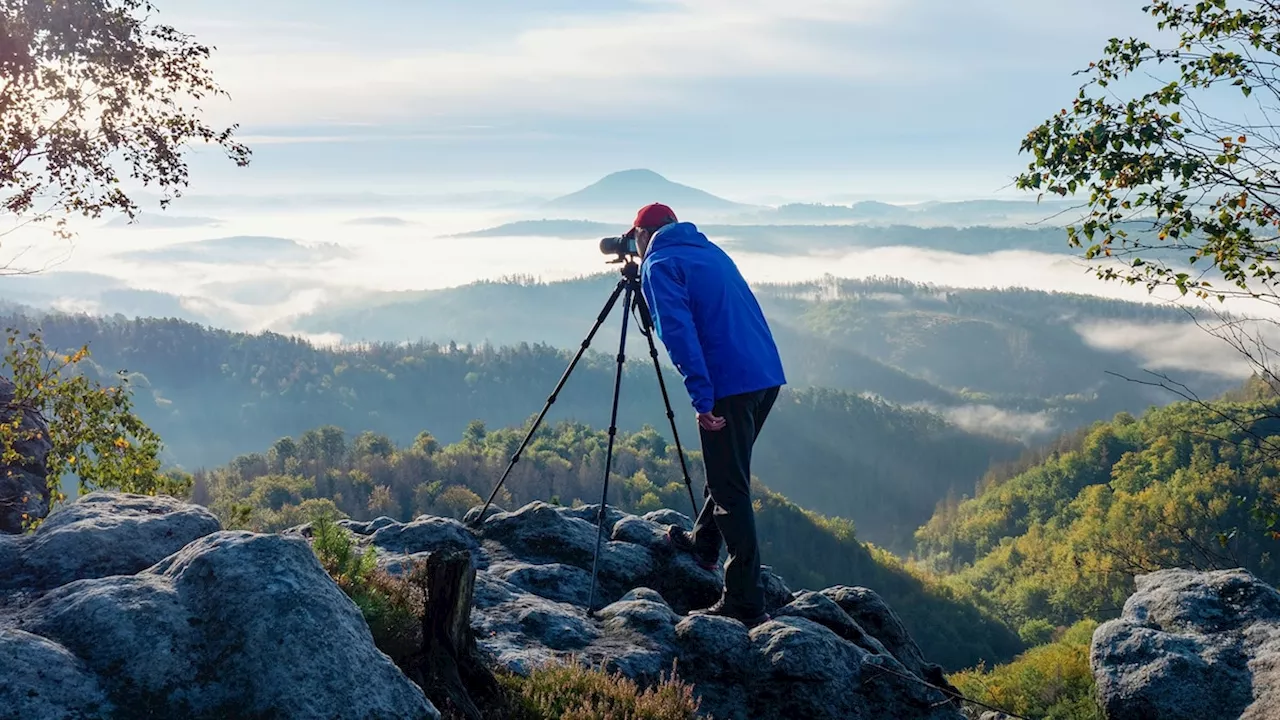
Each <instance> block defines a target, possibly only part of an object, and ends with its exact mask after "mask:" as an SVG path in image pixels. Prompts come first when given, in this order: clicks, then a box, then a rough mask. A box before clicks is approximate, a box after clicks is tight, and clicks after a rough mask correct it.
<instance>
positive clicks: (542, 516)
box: [482, 502, 657, 607]
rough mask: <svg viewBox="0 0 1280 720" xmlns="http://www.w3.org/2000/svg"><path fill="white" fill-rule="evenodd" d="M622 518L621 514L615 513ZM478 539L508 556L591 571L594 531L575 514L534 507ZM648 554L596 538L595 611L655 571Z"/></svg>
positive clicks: (488, 524) (502, 519)
mask: <svg viewBox="0 0 1280 720" xmlns="http://www.w3.org/2000/svg"><path fill="white" fill-rule="evenodd" d="M618 515H619V517H621V513H618ZM482 532H483V535H484V537H485V538H486V539H488V540H493V541H496V542H498V543H500V544H501V545H502V546H503V547H505V548H506V550H507V551H508V552H509V553H510V554H511V555H513V556H515V557H517V558H520V559H521V560H526V561H529V562H534V563H543V564H545V563H565V564H568V565H573V566H576V567H579V568H582V569H583V570H587V571H588V572H590V570H591V568H592V564H593V562H594V560H595V552H596V539H597V538H596V527H595V526H594V525H592V524H591V523H589V522H587V521H586V520H583V519H582V518H580V517H575V516H574V511H571V510H566V509H564V508H557V507H555V506H553V505H548V504H546V503H543V502H533V503H529V504H528V505H526V506H524V507H522V508H520V509H519V510H516V511H515V512H509V513H501V514H498V515H494V516H493V517H491V518H489V519H488V520H486V521H485V524H484V526H483V530H482ZM656 567H657V563H656V562H655V559H654V557H653V555H652V554H651V553H650V552H649V550H647V549H646V548H643V547H641V546H639V545H635V544H633V543H627V542H618V541H615V540H608V534H607V533H606V535H605V536H604V537H603V538H601V542H600V554H599V569H598V578H597V580H598V583H599V587H598V589H597V592H596V602H595V604H594V605H595V606H596V607H602V606H604V605H607V604H608V603H610V602H612V601H613V600H616V599H617V598H618V597H620V596H621V595H622V594H623V593H625V592H626V591H627V590H629V589H631V588H632V587H635V586H636V585H639V584H643V583H644V582H645V581H646V580H648V579H649V578H650V577H651V576H652V575H653V574H654V572H655V570H656Z"/></svg>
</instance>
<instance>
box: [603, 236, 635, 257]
mask: <svg viewBox="0 0 1280 720" xmlns="http://www.w3.org/2000/svg"><path fill="white" fill-rule="evenodd" d="M600 252H601V253H603V254H605V255H639V254H640V250H639V248H637V247H636V239H635V237H607V238H603V239H602V240H600Z"/></svg>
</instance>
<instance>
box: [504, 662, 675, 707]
mask: <svg viewBox="0 0 1280 720" xmlns="http://www.w3.org/2000/svg"><path fill="white" fill-rule="evenodd" d="M498 681H499V683H501V685H502V688H503V690H504V691H505V692H506V693H507V695H508V700H509V702H510V705H511V707H510V709H509V711H508V712H509V715H507V717H510V718H512V720H696V718H698V717H699V715H698V701H697V699H696V698H694V696H693V688H692V686H690V685H686V684H685V683H683V682H681V681H680V680H679V679H677V678H675V677H674V674H673V676H672V677H664V678H663V680H662V682H660V683H658V684H657V685H655V686H653V687H650V688H647V689H644V690H641V689H640V688H639V686H638V685H637V684H636V683H635V682H634V681H632V680H629V679H627V678H625V677H623V676H622V675H620V674H617V673H607V672H604V671H603V670H600V669H592V668H585V667H582V666H580V665H576V664H553V665H546V666H543V667H540V668H537V669H535V670H533V671H532V672H531V673H530V674H529V676H528V677H521V676H518V675H514V674H510V673H500V674H499V675H498Z"/></svg>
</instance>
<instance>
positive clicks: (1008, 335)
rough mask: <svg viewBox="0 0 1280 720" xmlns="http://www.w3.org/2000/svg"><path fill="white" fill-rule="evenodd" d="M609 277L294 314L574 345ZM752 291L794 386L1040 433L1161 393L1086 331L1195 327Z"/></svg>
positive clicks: (484, 285)
mask: <svg viewBox="0 0 1280 720" xmlns="http://www.w3.org/2000/svg"><path fill="white" fill-rule="evenodd" d="M616 282H617V275H616V273H604V274H600V275H596V276H592V277H588V278H582V279H579V280H573V281H565V282H554V283H540V282H536V281H535V280H533V279H531V278H509V279H507V280H506V281H502V282H497V281H492V282H481V283H474V284H470V285H466V286H462V287H459V288H452V289H448V290H433V291H426V292H419V293H385V294H374V295H372V296H369V297H367V298H365V299H363V300H360V301H354V302H345V303H342V304H338V305H334V306H330V307H327V308H322V309H321V310H319V311H317V312H315V313H312V314H309V315H306V316H303V317H300V318H298V319H297V320H296V321H295V323H294V324H295V326H296V327H297V328H298V329H299V330H302V331H305V332H310V333H336V334H338V335H340V336H342V337H345V338H347V339H348V340H351V341H391V342H400V341H405V340H417V339H427V340H432V341H436V342H448V341H450V340H453V341H456V342H459V343H464V342H473V343H479V342H485V341H487V342H491V343H495V344H511V343H518V342H525V341H527V342H546V343H548V344H550V345H553V346H557V347H565V348H576V347H577V346H578V344H579V343H580V342H581V341H582V339H583V336H584V335H586V333H587V330H588V329H589V328H590V326H591V323H592V322H594V321H595V318H596V315H597V313H598V312H599V309H600V307H601V306H602V305H603V303H604V301H605V299H606V298H607V297H608V295H609V292H610V291H611V289H612V288H613V286H614V285H615V284H616ZM756 292H757V294H758V296H759V298H760V302H761V304H762V305H763V306H764V309H765V313H766V315H767V316H768V318H769V321H770V325H771V327H772V328H773V331H774V334H775V337H776V338H777V341H778V344H779V348H780V350H781V352H782V354H783V360H784V362H785V364H786V366H787V369H788V378H789V380H790V381H791V383H792V384H793V385H800V386H812V387H829V388H838V389H842V390H849V391H853V392H857V393H871V394H875V395H879V396H881V397H884V398H886V399H888V400H890V401H892V402H896V403H905V404H914V403H922V404H926V405H928V406H931V407H936V408H945V409H949V410H951V411H953V413H954V417H956V418H977V417H981V416H984V415H985V416H993V415H998V416H1000V417H1004V418H1007V419H1006V420H1005V421H1004V422H1003V423H1001V424H1000V425H999V426H998V427H999V429H1001V430H1012V431H1016V432H1018V433H1019V434H1020V435H1022V436H1024V437H1033V436H1034V437H1037V438H1042V439H1048V438H1050V437H1052V436H1053V435H1055V434H1056V433H1057V432H1060V431H1061V430H1063V429H1069V428H1072V427H1076V426H1079V425H1082V424H1087V423H1089V422H1092V421H1094V420H1101V419H1107V418H1110V417H1111V416H1112V415H1114V414H1115V413H1117V412H1120V411H1129V412H1135V413H1137V412H1142V411H1143V410H1145V409H1146V408H1147V407H1148V406H1150V405H1152V404H1156V403H1164V402H1168V401H1169V400H1170V397H1169V396H1168V395H1167V394H1162V393H1160V392H1157V391H1152V390H1151V389H1150V388H1147V387H1144V386H1142V385H1139V384H1136V383H1133V382H1129V381H1127V380H1125V379H1124V378H1141V377H1144V375H1143V367H1144V366H1145V365H1144V362H1143V360H1142V359H1141V358H1139V357H1136V356H1135V355H1134V354H1131V353H1130V352H1127V351H1125V350H1113V349H1107V348H1103V347H1099V346H1096V345H1094V344H1091V343H1090V342H1089V341H1088V340H1087V339H1086V338H1085V336H1084V333H1085V329H1084V328H1087V327H1088V326H1090V325H1091V324H1096V323H1107V324H1108V326H1109V327H1112V328H1116V327H1122V326H1124V325H1125V324H1130V325H1132V326H1134V327H1139V326H1152V325H1156V324H1173V323H1178V324H1180V325H1181V326H1182V327H1185V328H1186V332H1187V333H1194V334H1200V335H1202V334H1203V333H1202V331H1200V330H1198V329H1196V328H1195V326H1194V325H1192V324H1190V323H1189V322H1188V317H1187V314H1186V312H1185V311H1183V310H1181V309H1178V308H1174V307H1168V306H1158V305H1153V304H1139V303H1129V302H1120V301H1113V300H1105V299H1102V298H1097V297H1090V296H1083V295H1067V294H1062V293H1047V292H1040V291H1033V290H1014V289H1010V290H968V289H957V288H947V287H936V286H931V285H922V284H917V283H911V282H906V281H902V280H896V279H891V278H873V279H869V280H842V279H836V278H828V279H825V280H820V281H814V282H807V283H796V284H772V285H769V284H766V285H761V286H759V287H757V289H756ZM617 323H618V319H617V314H616V313H615V315H614V316H613V320H612V322H610V323H609V325H607V326H606V327H605V328H603V329H602V335H601V336H597V337H598V339H597V340H596V343H600V342H605V343H616V338H617V327H618V325H617ZM633 337H634V339H632V340H628V344H629V346H630V345H631V344H632V343H634V344H637V345H640V346H641V347H643V342H644V341H643V338H641V337H640V336H639V335H638V334H637V335H634V336H633ZM1206 340H1207V342H1214V341H1213V340H1212V339H1208V338H1206ZM1141 349H1144V350H1149V349H1150V348H1141ZM1163 352H1164V353H1165V354H1166V355H1167V354H1173V353H1176V352H1177V348H1166V349H1164V350H1163ZM664 361H665V357H664ZM1184 365H1185V366H1186V367H1195V366H1194V365H1192V364H1190V363H1184ZM1212 369H1213V368H1209V369H1207V370H1212ZM1207 370H1187V369H1180V370H1178V379H1179V381H1181V382H1185V383H1187V384H1188V385H1189V386H1190V387H1192V388H1193V389H1195V390H1196V391H1197V392H1199V393H1201V394H1204V395H1213V394H1216V393H1218V392H1221V391H1223V390H1225V389H1226V388H1228V387H1230V386H1231V385H1232V384H1234V383H1236V382H1238V381H1239V378H1231V377H1224V376H1221V375H1218V374H1214V373H1212V372H1209V371H1207ZM975 409H980V410H983V411H985V412H974V410H975ZM991 410H1000V411H1004V412H1003V413H995V412H991ZM1009 413H1013V414H1014V415H1013V416H1012V417H1009ZM974 422H975V426H976V424H977V422H978V421H976V420H975V421H974Z"/></svg>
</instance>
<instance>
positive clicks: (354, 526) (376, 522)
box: [304, 515, 398, 535]
mask: <svg viewBox="0 0 1280 720" xmlns="http://www.w3.org/2000/svg"><path fill="white" fill-rule="evenodd" d="M335 524H336V525H338V526H339V527H343V528H346V529H347V530H350V531H351V532H353V533H355V534H357V535H372V534H373V533H375V532H377V531H378V530H381V529H382V528H384V527H386V526H388V525H395V524H398V523H396V520H395V518H390V517H387V516H386V515H379V516H378V517H376V518H374V519H372V520H351V519H348V518H343V519H342V520H339V521H337V522H336V523H335ZM304 527H310V523H308V524H307V525H306V526H304Z"/></svg>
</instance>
